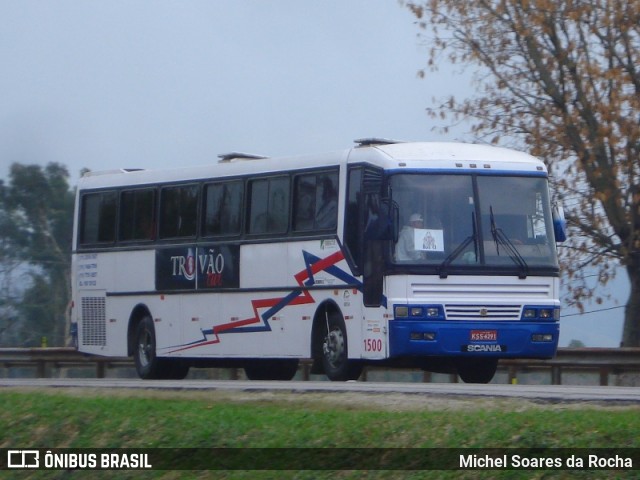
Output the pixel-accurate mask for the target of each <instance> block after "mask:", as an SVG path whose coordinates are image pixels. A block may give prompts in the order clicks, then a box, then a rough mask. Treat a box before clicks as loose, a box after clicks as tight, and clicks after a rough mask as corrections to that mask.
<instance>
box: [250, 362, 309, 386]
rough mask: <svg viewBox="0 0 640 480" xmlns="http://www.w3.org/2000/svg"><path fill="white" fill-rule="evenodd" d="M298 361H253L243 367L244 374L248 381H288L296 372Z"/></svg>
mask: <svg viewBox="0 0 640 480" xmlns="http://www.w3.org/2000/svg"><path fill="white" fill-rule="evenodd" d="M299 363H300V362H299V360H298V359H297V358H296V359H272V360H254V361H252V362H251V363H248V364H247V365H245V367H244V373H245V375H246V376H247V378H248V379H249V380H284V381H288V380H291V379H293V377H294V376H295V375H296V373H297V372H298V364H299Z"/></svg>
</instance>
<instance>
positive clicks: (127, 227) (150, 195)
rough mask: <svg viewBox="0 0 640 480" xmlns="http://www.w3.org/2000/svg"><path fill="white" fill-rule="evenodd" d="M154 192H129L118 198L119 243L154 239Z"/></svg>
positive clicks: (149, 190) (145, 190)
mask: <svg viewBox="0 0 640 480" xmlns="http://www.w3.org/2000/svg"><path fill="white" fill-rule="evenodd" d="M155 193H156V192H155V190H151V189H144V190H130V191H124V192H122V194H121V196H120V230H119V239H120V240H121V241H135V240H153V239H154V238H155V219H154V211H155Z"/></svg>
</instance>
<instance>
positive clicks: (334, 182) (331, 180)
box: [316, 173, 338, 230]
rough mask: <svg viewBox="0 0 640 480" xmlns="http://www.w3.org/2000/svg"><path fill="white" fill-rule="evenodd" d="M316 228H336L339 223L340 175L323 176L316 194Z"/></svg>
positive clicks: (320, 178)
mask: <svg viewBox="0 0 640 480" xmlns="http://www.w3.org/2000/svg"><path fill="white" fill-rule="evenodd" d="M316 207H317V210H316V228H318V229H321V230H327V229H330V228H336V224H337V223H338V174H336V173H332V174H328V175H321V176H319V178H318V190H317V192H316Z"/></svg>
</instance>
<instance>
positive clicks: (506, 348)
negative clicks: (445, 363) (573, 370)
mask: <svg viewBox="0 0 640 480" xmlns="http://www.w3.org/2000/svg"><path fill="white" fill-rule="evenodd" d="M559 334H560V325H559V323H558V322H537V323H530V322H524V321H519V322H465V321H437V322H428V321H416V320H391V321H389V356H390V358H401V357H421V356H447V357H450V356H486V357H497V358H552V357H553V356H554V355H555V353H556V349H557V348H558V337H559Z"/></svg>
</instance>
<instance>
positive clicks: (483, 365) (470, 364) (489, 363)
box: [456, 358, 498, 383]
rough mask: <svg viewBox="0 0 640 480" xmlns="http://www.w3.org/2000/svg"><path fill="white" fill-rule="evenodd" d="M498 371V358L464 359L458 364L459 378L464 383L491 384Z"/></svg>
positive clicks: (459, 360)
mask: <svg viewBox="0 0 640 480" xmlns="http://www.w3.org/2000/svg"><path fill="white" fill-rule="evenodd" d="M497 369H498V359H497V358H464V359H458V361H457V362H456V370H457V371H458V376H459V377H460V378H461V379H462V381H463V382H464V383H489V382H490V381H491V380H492V379H493V376H494V375H495V374H496V370H497Z"/></svg>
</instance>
